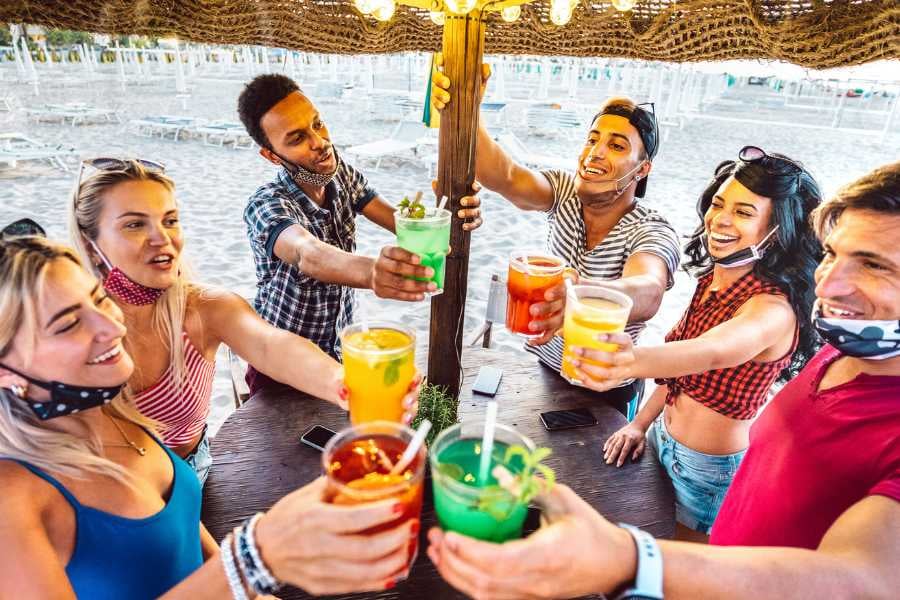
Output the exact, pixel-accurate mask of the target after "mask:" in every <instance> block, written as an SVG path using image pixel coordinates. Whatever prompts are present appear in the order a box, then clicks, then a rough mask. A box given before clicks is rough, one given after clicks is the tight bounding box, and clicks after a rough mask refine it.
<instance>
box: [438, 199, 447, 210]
mask: <svg viewBox="0 0 900 600" xmlns="http://www.w3.org/2000/svg"><path fill="white" fill-rule="evenodd" d="M447 200H448V198H447V196H441V199H440V201H439V202H438V210H441V209H443V208H444V207H445V206H446V205H447Z"/></svg>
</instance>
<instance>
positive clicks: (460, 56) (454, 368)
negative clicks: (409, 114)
mask: <svg viewBox="0 0 900 600" xmlns="http://www.w3.org/2000/svg"><path fill="white" fill-rule="evenodd" d="M443 53H444V73H446V75H447V77H449V78H450V97H451V98H452V101H451V102H450V104H448V105H447V107H446V108H444V110H443V111H441V129H440V141H439V146H438V197H441V196H447V197H448V198H449V202H448V203H447V208H448V209H449V210H450V212H451V213H452V215H453V217H452V219H453V220H452V222H451V225H450V247H451V248H452V249H453V251H452V252H451V253H450V255H449V256H448V257H447V266H446V272H445V278H444V293H443V294H441V295H439V296H435V297H434V298H433V299H432V300H431V331H430V338H429V339H430V344H429V352H428V380H429V382H430V383H432V384H435V385H441V386H445V387H446V388H447V389H448V390H449V392H450V393H451V394H452V395H453V396H454V397H456V396H457V395H458V394H459V387H460V384H461V383H462V372H461V368H460V362H461V358H462V338H463V325H464V323H465V308H466V289H467V287H468V275H469V233H468V232H467V231H463V230H462V221H461V220H460V219H459V218H458V217H457V216H456V213H457V211H458V210H459V209H460V204H459V200H460V198H462V197H463V196H466V195H469V194H471V193H472V183H473V182H474V181H475V140H476V138H477V133H478V106H479V94H480V87H481V63H482V58H483V55H484V21H483V20H482V13H481V12H480V11H479V10H477V9H476V10H473V11H472V12H470V13H469V14H468V15H465V16H457V15H452V14H448V15H447V19H446V21H445V22H444V40H443Z"/></svg>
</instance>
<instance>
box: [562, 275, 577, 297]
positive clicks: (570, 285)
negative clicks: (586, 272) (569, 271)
mask: <svg viewBox="0 0 900 600" xmlns="http://www.w3.org/2000/svg"><path fill="white" fill-rule="evenodd" d="M563 281H565V282H566V295H568V294H572V296H574V297H575V298H577V297H578V296H576V295H575V284H574V283H572V280H571V279H569V278H568V277H565V276H563Z"/></svg>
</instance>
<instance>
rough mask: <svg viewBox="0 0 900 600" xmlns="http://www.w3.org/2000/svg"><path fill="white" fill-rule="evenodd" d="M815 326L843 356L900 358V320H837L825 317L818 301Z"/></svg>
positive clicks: (871, 358)
mask: <svg viewBox="0 0 900 600" xmlns="http://www.w3.org/2000/svg"><path fill="white" fill-rule="evenodd" d="M813 326H814V327H815V328H816V331H817V332H818V333H819V335H820V336H822V338H823V339H824V340H825V341H826V342H827V343H829V344H831V345H832V346H834V347H835V348H837V349H838V351H839V352H840V353H841V354H844V355H847V356H853V357H855V358H863V359H866V360H885V359H888V358H894V357H895V356H900V320H892V321H883V320H867V319H835V318H831V317H823V316H822V304H821V302H820V301H819V300H816V305H815V307H814V308H813Z"/></svg>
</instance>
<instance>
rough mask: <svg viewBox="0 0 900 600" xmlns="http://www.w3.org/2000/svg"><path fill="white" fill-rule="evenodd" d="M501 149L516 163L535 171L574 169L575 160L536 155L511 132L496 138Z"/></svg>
mask: <svg viewBox="0 0 900 600" xmlns="http://www.w3.org/2000/svg"><path fill="white" fill-rule="evenodd" d="M495 139H496V140H497V143H498V144H500V147H501V148H503V149H504V150H505V151H506V153H507V154H509V155H510V156H511V157H512V159H513V160H514V161H516V162H517V163H520V164H523V165H525V166H526V167H531V168H533V169H566V170H568V169H572V168H573V166H574V164H575V161H574V159H569V158H562V157H559V156H551V155H547V154H535V153H533V152H532V151H531V150H529V149H528V147H527V146H525V144H524V143H523V142H522V140H520V139H519V138H518V137H517V136H516V134H514V133H513V132H511V131H505V132H502V133H499V134H498V135H497V137H496V138H495Z"/></svg>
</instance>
